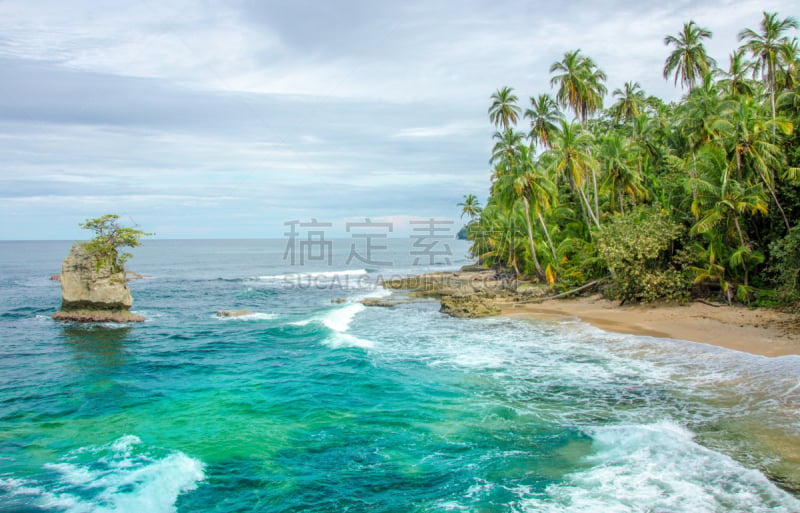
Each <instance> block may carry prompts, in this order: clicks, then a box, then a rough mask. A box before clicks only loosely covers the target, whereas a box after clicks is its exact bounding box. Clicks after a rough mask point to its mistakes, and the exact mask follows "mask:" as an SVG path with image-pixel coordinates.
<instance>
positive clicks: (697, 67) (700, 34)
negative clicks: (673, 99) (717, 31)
mask: <svg viewBox="0 0 800 513" xmlns="http://www.w3.org/2000/svg"><path fill="white" fill-rule="evenodd" d="M711 35H712V32H711V31H710V30H708V29H706V28H703V27H700V26H698V25H697V24H696V23H695V22H694V21H689V22H688V23H684V24H683V29H682V30H681V32H680V33H679V34H678V35H677V36H666V37H665V38H664V44H665V45H666V46H674V47H675V49H674V50H673V51H672V53H670V54H669V56H668V57H667V60H666V62H665V63H664V78H669V76H670V75H673V74H674V75H675V82H674V83H675V85H678V79H680V82H681V87H683V86H686V87H687V88H689V89H692V88H693V87H694V86H695V85H696V84H697V82H698V80H700V79H701V78H702V77H703V75H705V74H707V73H709V72H711V70H712V69H713V68H714V67H715V66H716V62H715V61H714V59H712V58H711V57H709V56H708V54H707V53H706V48H705V46H703V40H704V39H709V38H710V37H711Z"/></svg>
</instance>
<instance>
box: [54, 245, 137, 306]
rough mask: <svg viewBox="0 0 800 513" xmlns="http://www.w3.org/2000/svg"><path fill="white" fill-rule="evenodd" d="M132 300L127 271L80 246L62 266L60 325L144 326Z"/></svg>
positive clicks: (72, 251)
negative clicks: (141, 324)
mask: <svg viewBox="0 0 800 513" xmlns="http://www.w3.org/2000/svg"><path fill="white" fill-rule="evenodd" d="M132 305H133V297H132V296H131V292H130V290H129V289H128V286H127V284H126V276H125V270H124V269H116V268H115V266H114V264H113V262H110V261H108V260H107V259H101V258H99V257H98V255H96V254H94V253H92V252H91V251H88V250H87V248H86V245H85V244H81V243H77V244H75V245H73V246H72V249H71V250H70V252H69V255H67V258H65V259H64V261H63V262H62V264H61V310H59V311H58V312H56V313H55V314H54V315H53V319H56V320H59V321H78V322H141V321H144V317H142V316H140V315H136V314H133V313H131V312H130V308H131V306H132Z"/></svg>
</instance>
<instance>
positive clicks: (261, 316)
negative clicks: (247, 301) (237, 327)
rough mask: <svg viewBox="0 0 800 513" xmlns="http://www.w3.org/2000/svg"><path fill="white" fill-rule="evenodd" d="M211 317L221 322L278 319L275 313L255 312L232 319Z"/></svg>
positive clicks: (232, 317) (217, 316) (218, 316)
mask: <svg viewBox="0 0 800 513" xmlns="http://www.w3.org/2000/svg"><path fill="white" fill-rule="evenodd" d="M211 317H212V318H214V319H217V320H219V321H270V320H273V319H275V318H277V317H278V315H277V314H273V313H264V312H253V313H249V314H245V315H236V316H231V317H225V316H220V315H216V314H215V315H212V316H211Z"/></svg>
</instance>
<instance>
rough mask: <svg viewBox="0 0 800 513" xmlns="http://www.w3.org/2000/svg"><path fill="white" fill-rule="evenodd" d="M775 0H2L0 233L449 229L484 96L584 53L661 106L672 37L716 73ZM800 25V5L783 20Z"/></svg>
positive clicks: (476, 174)
mask: <svg viewBox="0 0 800 513" xmlns="http://www.w3.org/2000/svg"><path fill="white" fill-rule="evenodd" d="M794 6H795V3H794V1H787V0H758V1H751V0H743V1H727V0H709V1H705V0H694V1H686V0H673V1H671V2H649V1H633V0H617V1H602V0H594V1H583V0H578V1H572V2H544V1H539V0H535V1H532V0H528V1H524V0H517V1H513V0H512V1H503V0H499V1H498V0H494V1H474V0H458V1H455V0H442V1H438V0H428V1H425V2H421V1H420V2H417V1H386V2H378V1H356V0H346V1H340V0H337V1H335V2H334V1H323V0H313V1H311V0H285V1H284V0H281V1H275V0H202V1H201V0H196V1H182V0H175V1H170V2H157V1H155V0H140V1H127V2H123V1H112V2H105V1H104V2H101V1H98V0H0V66H1V67H0V70H2V71H0V73H1V74H2V76H1V77H0V239H11V240H15V239H75V238H81V237H82V236H83V234H82V233H81V230H80V229H79V228H78V227H77V224H78V222H80V221H82V220H83V219H86V218H87V217H96V216H99V215H101V214H104V213H110V212H114V213H119V214H120V215H121V216H122V218H123V219H124V220H125V221H126V222H127V223H137V224H139V225H140V226H141V227H142V228H144V229H146V230H148V231H154V232H156V233H157V237H159V238H240V237H241V238H261V237H282V235H283V232H284V230H285V228H286V227H285V226H284V225H283V223H284V222H285V221H290V220H295V219H297V220H305V221H307V220H310V219H311V218H317V219H318V220H320V221H328V222H332V223H334V226H335V228H334V229H338V228H342V229H343V228H344V222H345V221H346V220H354V219H361V220H363V219H364V218H365V217H369V218H371V219H380V220H393V221H395V222H396V223H397V226H398V231H397V233H402V229H403V227H402V225H403V224H404V223H406V221H407V220H408V219H410V218H429V217H434V218H457V217H458V215H459V212H458V209H457V207H456V203H457V202H458V201H460V199H461V198H462V197H463V195H464V194H467V193H475V194H477V195H478V196H479V197H480V198H481V199H485V197H486V193H487V191H488V179H489V166H488V163H487V161H488V156H489V150H490V147H491V135H492V133H493V131H494V130H493V128H492V127H491V126H490V125H489V123H488V120H487V116H486V110H487V108H488V105H489V100H488V98H489V96H490V95H491V93H492V92H493V91H495V90H496V89H497V88H498V87H500V86H504V85H509V86H512V87H514V88H515V90H516V92H517V93H518V94H519V96H520V97H521V98H522V99H523V100H525V101H527V98H528V97H529V96H532V95H536V94H539V93H542V92H550V87H549V73H548V69H549V67H550V64H551V63H552V62H554V61H556V60H559V59H560V58H561V57H562V56H563V54H564V52H566V51H569V50H573V49H576V48H580V49H582V50H583V52H584V53H585V54H587V55H589V56H591V57H592V58H593V59H594V60H595V61H596V62H597V63H598V65H599V66H600V67H601V68H602V69H603V70H605V71H606V73H607V74H608V78H609V80H608V87H609V90H610V91H613V90H614V89H615V88H617V87H620V86H621V85H622V84H623V83H624V82H625V81H627V80H634V81H638V82H640V83H641V84H642V86H643V87H644V89H645V90H646V91H647V92H648V93H650V94H656V95H658V96H661V97H663V98H665V99H667V100H671V99H676V98H678V97H679V96H680V93H681V92H680V90H676V89H675V88H674V87H673V86H672V85H671V83H668V82H667V81H665V80H664V79H663V78H662V76H661V70H662V67H663V63H664V59H665V58H666V55H667V53H668V49H667V48H666V47H664V45H663V42H662V40H663V37H664V35H666V34H675V33H677V32H678V30H679V29H680V27H681V25H682V24H683V22H685V21H688V20H689V19H694V20H695V21H697V22H698V23H699V24H700V25H701V26H704V27H707V28H709V29H711V30H712V31H713V32H714V38H713V40H712V41H711V42H710V43H709V44H708V45H707V46H708V49H709V52H710V53H711V54H712V56H714V57H715V58H717V59H718V60H719V61H720V62H726V61H727V55H728V54H729V53H730V51H731V50H732V49H733V48H734V47H735V46H736V45H737V41H736V33H737V32H738V31H739V30H741V29H742V28H745V27H752V28H756V27H757V25H758V23H759V20H760V18H761V11H762V10H769V11H778V12H779V13H781V15H783V16H790V15H793V16H797V15H798V14H800V13H798V12H793V7H794ZM794 10H795V11H796V9H794Z"/></svg>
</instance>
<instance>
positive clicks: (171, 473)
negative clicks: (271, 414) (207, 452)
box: [0, 435, 205, 513]
mask: <svg viewBox="0 0 800 513" xmlns="http://www.w3.org/2000/svg"><path fill="white" fill-rule="evenodd" d="M44 471H45V473H44V474H43V475H42V476H41V478H39V479H38V480H33V479H28V480H25V479H15V478H8V479H2V480H0V488H3V489H4V490H5V491H6V493H7V494H8V496H9V497H10V499H11V500H12V501H13V503H19V505H20V506H22V505H24V504H33V505H35V506H38V507H41V508H46V509H57V510H60V511H65V512H67V513H89V512H91V513H106V512H109V513H110V512H119V513H140V512H144V511H146V512H148V513H171V512H174V511H175V502H176V500H177V498H178V496H179V495H181V494H182V493H185V492H189V491H191V490H194V489H196V488H197V484H198V482H200V481H202V480H203V479H204V478H205V474H204V468H203V463H202V462H201V461H199V460H197V459H195V458H191V457H189V456H187V455H185V454H183V453H182V452H179V451H173V452H165V451H158V450H148V449H145V448H143V447H142V443H141V440H139V438H138V437H135V436H132V435H128V436H124V437H121V438H119V439H117V440H115V441H114V442H112V443H110V444H106V445H103V446H92V447H84V448H82V449H78V450H76V451H72V452H70V453H69V454H68V455H67V456H65V457H64V458H62V459H61V460H60V461H58V462H55V463H49V464H45V465H44Z"/></svg>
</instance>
